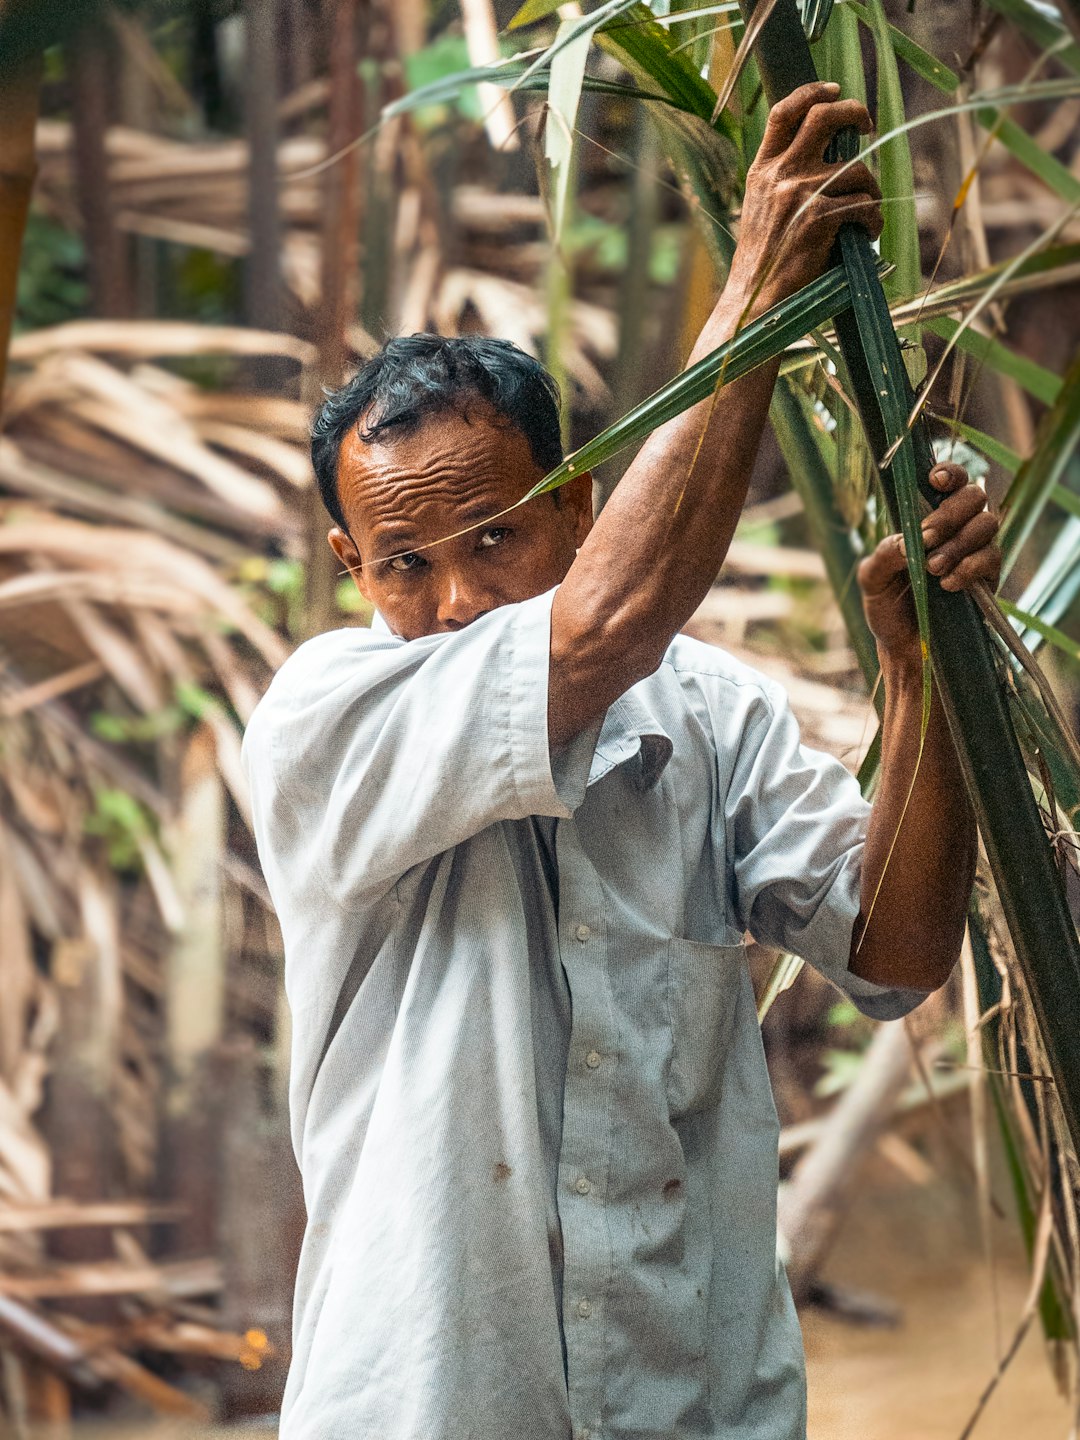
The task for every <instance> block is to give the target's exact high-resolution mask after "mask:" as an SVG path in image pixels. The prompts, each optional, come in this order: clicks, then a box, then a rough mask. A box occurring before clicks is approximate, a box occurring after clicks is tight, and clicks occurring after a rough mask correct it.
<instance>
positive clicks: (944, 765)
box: [851, 664, 976, 990]
mask: <svg viewBox="0 0 1080 1440" xmlns="http://www.w3.org/2000/svg"><path fill="white" fill-rule="evenodd" d="M884 683H885V717H884V721H883V730H882V758H881V783H880V787H879V790H878V793H877V797H876V799H875V801H874V806H873V810H872V812H871V816H870V827H869V833H868V836H867V841H866V848H865V851H864V855H863V870H862V883H861V893H860V900H861V906H860V914H859V919H858V921H857V923H856V926H855V933H854V936H853V939H852V951H851V969H852V970H853V971H854V973H855V974H857V975H861V976H863V978H864V979H867V980H872V981H875V982H876V983H877V984H880V985H897V986H905V987H910V988H912V989H917V990H935V989H937V988H938V986H940V985H943V984H944V983H945V981H946V979H947V978H948V976H949V972H950V971H951V970H952V967H953V965H954V964H955V963H956V958H957V956H958V954H959V952H960V944H961V940H962V938H963V933H964V920H965V916H966V913H967V903H968V898H969V895H970V893H971V886H972V882H973V880H974V874H975V855H976V832H975V822H974V818H973V816H972V812H971V806H970V804H969V802H968V798H967V790H966V788H965V785H964V780H963V776H962V774H961V771H960V765H959V761H958V760H957V758H956V751H955V748H954V746H953V743H952V738H951V736H950V734H949V727H948V723H947V721H946V719H945V714H944V711H943V709H942V706H941V703H940V700H939V699H938V696H937V693H936V687H935V694H934V699H933V703H932V705H931V710H930V721H929V724H928V726H927V731H926V739H925V743H924V745H923V750H922V755H921V757H920V755H919V729H920V716H921V710H922V682H921V675H920V672H919V667H918V665H917V664H909V665H905V666H903V667H899V666H897V667H893V668H892V671H891V673H890V670H889V669H888V668H886V670H885V673H884ZM913 776H914V785H912V777H913ZM909 793H910V800H909V799H908V796H909ZM905 807H906V808H905Z"/></svg>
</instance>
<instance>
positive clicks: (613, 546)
mask: <svg viewBox="0 0 1080 1440" xmlns="http://www.w3.org/2000/svg"><path fill="white" fill-rule="evenodd" d="M745 311H746V300H745V297H744V293H743V292H742V290H741V289H734V288H732V287H729V291H728V292H725V294H724V295H723V296H722V297H721V299H720V302H719V303H718V305H717V307H716V309H715V310H714V312H713V315H712V317H711V319H710V320H709V322H708V324H707V325H706V326H705V329H704V330H703V331H702V334H701V337H700V339H699V340H698V343H697V345H696V346H695V349H694V352H693V354H692V355H691V357H690V363H694V362H695V361H696V360H698V359H700V358H701V357H702V356H704V355H706V354H708V353H709V351H711V350H713V349H715V348H716V347H717V346H718V345H720V344H722V343H723V342H724V341H725V340H727V339H729V338H730V337H731V335H732V334H734V333H735V330H736V328H737V326H738V324H739V323H740V321H742V320H743V317H744V313H745ZM778 366H779V362H778V361H774V362H770V363H769V364H767V365H763V366H761V367H760V368H759V369H757V370H755V371H754V372H752V373H751V374H750V375H747V376H745V377H744V378H743V379H741V380H737V381H734V382H733V383H732V384H730V385H725V386H723V387H722V388H721V389H720V390H719V391H718V392H717V393H716V395H715V396H714V397H713V398H711V399H709V400H704V401H702V402H701V403H700V404H698V405H696V406H694V407H693V409H691V410H687V411H685V412H684V413H683V414H682V415H679V416H677V417H676V418H675V419H674V420H671V421H669V422H668V423H667V424H666V425H663V426H661V427H660V428H659V429H658V430H656V431H654V432H653V434H652V435H651V436H650V437H649V439H648V440H647V441H646V442H645V444H644V445H643V447H642V449H641V450H640V452H639V453H638V455H637V457H636V458H635V460H634V461H633V463H632V464H631V465H630V467H629V468H628V469H627V471H626V474H625V475H624V476H623V478H622V479H621V480H620V482H619V484H618V485H617V486H616V488H615V491H614V493H613V495H612V496H611V498H610V500H609V501H608V503H607V505H606V506H605V507H604V510H603V512H602V513H601V515H600V516H599V518H598V519H597V521H596V524H595V525H594V526H593V529H592V532H591V533H590V535H589V537H588V539H587V541H586V542H585V544H584V545H583V546H582V548H581V551H580V552H579V554H578V557H577V559H576V560H575V562H574V564H573V566H572V567H571V569H570V572H569V573H568V575H567V577H566V579H565V580H564V581H563V584H562V586H561V587H560V589H559V592H558V594H557V595H556V597H555V602H554V605H553V607H552V668H553V672H554V671H555V670H556V669H558V671H559V675H560V680H561V681H562V684H563V687H564V691H565V693H566V694H567V695H570V696H573V697H574V698H575V700H576V701H577V703H576V704H569V705H566V706H565V707H563V713H561V714H559V715H557V716H556V715H555V714H553V715H552V720H553V724H552V740H553V742H555V743H558V742H559V740H560V739H567V738H569V737H570V735H572V734H575V733H577V731H578V730H580V729H582V728H584V725H586V724H588V723H589V720H590V719H592V718H593V717H594V716H595V715H600V714H602V713H603V712H604V710H606V709H607V707H608V705H610V704H611V703H612V701H614V700H615V699H617V698H618V696H619V695H621V694H622V693H623V692H624V691H625V690H626V689H628V688H629V686H630V685H632V684H634V683H635V681H637V680H639V679H641V678H642V677H643V676H645V675H648V674H650V673H651V672H652V671H653V670H654V669H655V668H656V666H657V665H658V664H659V663H660V661H661V659H662V658H663V655H664V651H665V650H666V649H667V646H668V645H669V644H670V642H671V639H672V637H673V636H674V635H675V634H676V633H677V632H678V631H679V630H680V629H681V627H682V626H683V625H684V624H685V623H686V621H687V620H688V619H689V617H690V616H691V615H692V614H693V612H694V611H695V610H696V609H697V607H698V605H699V604H700V603H701V600H702V599H703V597H704V595H705V594H706V592H707V591H708V589H709V587H710V585H711V584H712V583H713V581H714V580H715V578H716V575H717V572H718V571H719V569H720V567H721V565H722V564H723V560H724V556H725V555H726V553H727V549H728V545H729V544H730V542H731V537H732V535H733V534H734V532H735V527H736V524H737V523H738V519H739V514H740V512H741V510H742V506H743V503H744V501H745V499H746V490H747V486H748V484H749V481H750V474H751V471H752V469H753V465H754V459H755V457H756V455H757V451H758V446H759V444H760V440H761V434H762V430H763V429H764V425H765V420H766V417H767V415H768V410H769V403H770V400H771V397H772V390H773V385H774V383H775V380H776V374H777V370H778ZM586 677H588V678H586ZM586 712H590V713H586Z"/></svg>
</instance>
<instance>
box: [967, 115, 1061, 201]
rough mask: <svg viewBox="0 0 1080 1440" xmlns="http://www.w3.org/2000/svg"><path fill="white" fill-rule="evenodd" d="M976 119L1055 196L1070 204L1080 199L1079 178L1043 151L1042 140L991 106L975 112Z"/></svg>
mask: <svg viewBox="0 0 1080 1440" xmlns="http://www.w3.org/2000/svg"><path fill="white" fill-rule="evenodd" d="M975 119H976V120H977V121H978V122H979V124H980V125H981V126H982V127H983V129H984V130H989V131H991V132H992V133H993V134H994V135H995V136H996V138H997V139H998V140H999V141H1000V142H1001V144H1002V145H1004V146H1005V148H1006V150H1009V151H1010V152H1011V153H1012V154H1013V155H1014V156H1015V157H1016V159H1017V160H1019V161H1020V163H1021V164H1022V165H1025V166H1026V167H1027V169H1028V170H1030V171H1031V173H1032V174H1033V175H1035V176H1037V177H1038V178H1039V179H1040V180H1041V181H1042V182H1043V184H1044V185H1046V186H1047V187H1048V189H1050V190H1053V192H1054V194H1055V195H1060V196H1061V198H1062V199H1063V200H1067V201H1068V202H1069V204H1070V205H1075V204H1076V202H1077V201H1078V200H1080V180H1077V178H1076V176H1075V175H1074V174H1073V173H1072V171H1071V170H1070V169H1069V168H1068V166H1067V165H1063V164H1062V163H1061V161H1060V160H1057V159H1055V158H1054V156H1053V155H1051V154H1050V152H1049V151H1048V150H1044V149H1043V148H1042V146H1041V145H1040V144H1039V142H1038V141H1037V140H1036V139H1035V138H1034V137H1033V136H1031V135H1029V134H1028V133H1027V131H1026V130H1024V129H1023V128H1022V127H1021V126H1019V125H1018V124H1017V123H1016V121H1015V120H1010V119H1009V118H1008V117H1007V116H1003V115H1002V114H1001V112H1000V111H999V110H996V109H995V108H994V107H993V106H992V105H987V106H985V107H983V108H982V109H981V110H976V111H975Z"/></svg>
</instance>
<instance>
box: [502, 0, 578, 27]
mask: <svg viewBox="0 0 1080 1440" xmlns="http://www.w3.org/2000/svg"><path fill="white" fill-rule="evenodd" d="M563 3H564V0H525V4H524V5H522V7H521V9H520V10H518V11H517V12H516V13H515V15H514V18H513V19H512V20H511V21H510V24H509V25H508V26H507V27H506V28H507V29H508V30H520V29H521V27H522V26H523V25H535V23H536V22H537V20H546V19H547V17H548V16H549V15H554V14H555V11H556V10H558V8H559V6H560V5H562V4H563Z"/></svg>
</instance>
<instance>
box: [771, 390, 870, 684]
mask: <svg viewBox="0 0 1080 1440" xmlns="http://www.w3.org/2000/svg"><path fill="white" fill-rule="evenodd" d="M769 422H770V424H771V425H772V428H773V434H774V435H775V436H776V440H777V444H778V445H779V446H780V453H781V454H782V455H783V457H784V463H785V464H786V465H787V468H788V474H789V475H790V476H791V483H792V485H794V487H795V489H796V490H797V491H798V494H799V496H800V498H801V499H802V502H803V510H804V512H805V515H806V520H807V524H808V526H809V529H810V533H811V536H812V538H813V542H814V546H815V548H816V549H817V550H818V552H819V553H820V555H821V557H822V559H823V560H824V561H825V572H826V574H827V575H828V577H829V583H830V584H831V585H832V588H833V592H834V594H835V595H836V599H837V602H838V603H839V606H840V613H841V614H842V615H843V617H844V624H845V625H846V626H847V632H848V639H849V640H850V641H851V645H852V649H853V650H854V651H855V657H856V659H857V660H858V662H859V668H860V670H861V671H862V673H863V679H864V680H865V681H866V688H867V690H868V691H869V692H870V694H871V695H873V696H874V699H875V703H877V704H878V705H879V707H880V705H881V704H883V703H884V696H883V695H882V693H881V686H880V685H878V683H877V679H878V672H879V670H880V665H879V663H878V653H877V646H876V645H875V643H874V637H873V635H872V634H871V633H870V627H869V625H867V623H866V615H865V614H864V612H863V607H862V596H861V594H860V592H859V586H858V584H857V582H856V580H855V571H856V569H857V568H858V564H859V561H860V559H861V558H862V557H861V556H860V554H859V552H858V551H857V550H856V549H855V545H854V543H853V541H852V538H851V528H850V526H849V525H848V524H847V522H846V521H845V519H844V517H843V515H842V514H841V512H840V507H839V506H838V505H837V503H836V498H835V494H834V491H833V477H832V475H831V474H830V473H829V467H828V465H827V463H826V461H825V457H824V455H823V454H822V452H821V446H820V444H819V441H818V438H817V436H816V435H815V433H814V430H813V427H812V426H811V424H810V422H809V421H808V419H807V416H806V413H805V411H804V408H803V406H802V405H801V404H800V401H799V397H798V395H797V394H796V388H795V385H794V383H793V382H792V381H791V380H789V379H787V378H782V379H780V380H779V381H778V382H777V385H776V389H775V391H774V392H773V400H772V405H771V406H770V408H769ZM828 443H831V442H828Z"/></svg>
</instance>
